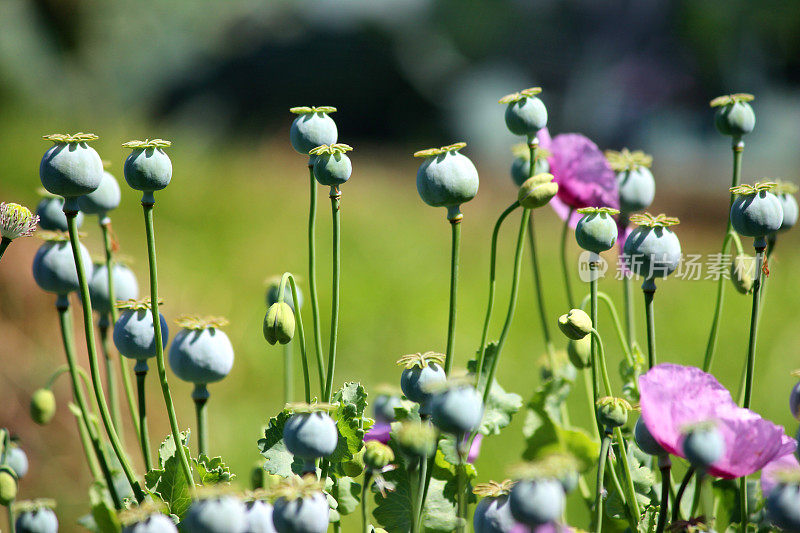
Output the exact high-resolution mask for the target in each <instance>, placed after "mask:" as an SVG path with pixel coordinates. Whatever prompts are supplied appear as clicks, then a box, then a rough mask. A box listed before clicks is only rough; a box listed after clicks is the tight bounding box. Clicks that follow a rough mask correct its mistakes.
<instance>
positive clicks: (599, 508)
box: [594, 433, 611, 533]
mask: <svg viewBox="0 0 800 533" xmlns="http://www.w3.org/2000/svg"><path fill="white" fill-rule="evenodd" d="M610 446H611V435H609V434H608V433H606V434H604V435H603V442H602V443H601V444H600V457H599V459H598V461H597V483H596V484H595V500H594V508H595V525H594V531H595V533H600V532H601V531H602V530H603V481H604V480H605V470H606V459H608V449H609V447H610Z"/></svg>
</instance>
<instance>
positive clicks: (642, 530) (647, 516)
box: [638, 505, 724, 533]
mask: <svg viewBox="0 0 800 533" xmlns="http://www.w3.org/2000/svg"><path fill="white" fill-rule="evenodd" d="M656 527H658V506H653V505H651V506H649V507H647V509H645V510H644V513H642V519H641V520H640V521H639V527H638V530H639V533H653V532H654V531H655V530H656ZM721 531H724V530H721Z"/></svg>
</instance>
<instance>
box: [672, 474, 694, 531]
mask: <svg viewBox="0 0 800 533" xmlns="http://www.w3.org/2000/svg"><path fill="white" fill-rule="evenodd" d="M693 475H694V467H693V466H690V467H689V469H688V470H687V471H686V474H685V475H684V476H683V480H682V481H681V486H680V487H679V488H678V494H676V495H675V504H674V505H673V506H672V522H673V523H675V522H677V521H678V513H679V512H680V510H681V500H682V499H683V493H684V492H686V487H688V486H689V481H690V480H691V479H692V476H693Z"/></svg>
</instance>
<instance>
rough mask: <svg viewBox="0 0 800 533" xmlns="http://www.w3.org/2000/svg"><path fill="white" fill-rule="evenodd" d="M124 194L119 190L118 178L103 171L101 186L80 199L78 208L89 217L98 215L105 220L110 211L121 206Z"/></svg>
mask: <svg viewBox="0 0 800 533" xmlns="http://www.w3.org/2000/svg"><path fill="white" fill-rule="evenodd" d="M121 199H122V192H121V191H120V189H119V183H117V178H115V177H114V176H112V175H111V173H110V172H108V171H103V177H102V179H101V180H100V185H99V186H98V187H97V189H95V190H94V191H93V192H90V193H89V194H86V195H83V196H81V197H80V198H78V207H80V208H81V211H83V212H84V213H87V214H89V215H97V216H98V217H100V219H104V218H105V217H106V215H107V214H108V212H109V211H113V210H114V209H116V208H117V207H118V206H119V202H120V200H121Z"/></svg>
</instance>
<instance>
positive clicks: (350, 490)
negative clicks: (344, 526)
mask: <svg viewBox="0 0 800 533" xmlns="http://www.w3.org/2000/svg"><path fill="white" fill-rule="evenodd" d="M331 495H332V496H333V497H334V499H335V500H336V502H337V503H338V507H337V508H336V510H337V511H339V514H343V515H348V514H350V513H352V512H353V511H355V510H356V508H357V507H358V503H359V502H360V501H361V484H359V483H356V482H355V481H353V478H351V477H346V476H345V477H340V478H337V479H336V481H335V482H334V484H333V490H332V491H331Z"/></svg>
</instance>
